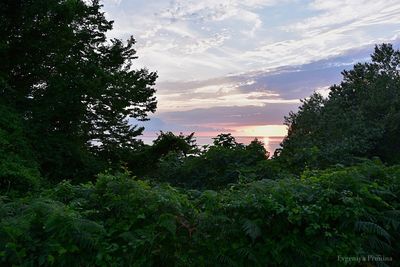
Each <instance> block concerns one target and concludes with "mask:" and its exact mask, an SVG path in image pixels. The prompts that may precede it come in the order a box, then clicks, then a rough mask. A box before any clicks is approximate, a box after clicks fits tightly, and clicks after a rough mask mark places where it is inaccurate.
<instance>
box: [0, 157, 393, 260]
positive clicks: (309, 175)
mask: <svg viewBox="0 0 400 267" xmlns="http://www.w3.org/2000/svg"><path fill="white" fill-rule="evenodd" d="M399 190H400V167H399V166H393V167H385V166H384V165H383V164H382V163H379V162H371V161H366V162H364V163H363V164H359V165H357V166H353V167H348V168H343V167H336V168H335V169H330V170H325V171H309V172H306V173H304V174H303V175H302V177H301V178H300V179H292V178H285V179H280V180H268V179H265V180H262V181H255V182H251V183H247V184H237V185H234V186H232V187H231V188H229V189H225V190H221V191H219V192H217V191H211V190H206V191H203V192H200V191H193V190H192V191H179V190H177V189H175V188H173V187H171V186H169V185H167V184H157V185H151V184H149V183H148V182H144V181H141V180H137V179H135V178H132V177H130V176H129V174H119V175H116V176H114V175H109V174H104V175H100V176H99V178H98V180H97V182H96V183H95V184H91V183H90V184H82V185H71V184H70V183H69V182H63V183H60V184H59V185H58V186H56V187H54V188H52V189H50V190H47V191H45V192H43V193H42V194H41V196H40V197H34V198H33V197H28V198H21V199H13V200H11V199H7V198H2V199H1V200H0V217H1V221H0V255H1V257H0V261H1V263H2V264H5V265H11V264H14V265H26V266H32V265H33V266H36V265H42V266H52V265H54V266H342V263H340V262H338V260H337V257H338V255H343V256H348V255H359V256H363V255H364V256H366V255H385V256H386V257H387V258H391V260H390V261H388V262H383V263H387V264H389V265H392V263H393V266H396V263H397V262H398V261H399V260H400V259H399V258H398V256H399V255H398V253H397V252H398V250H399V249H400V247H399V242H397V241H398V239H399V238H400V236H399V233H400V228H399V225H400V216H399V215H400V214H399V200H398V196H399V194H400V191H399ZM372 263H373V264H375V263H374V262H372ZM349 265H350V266H359V265H357V263H356V262H352V263H350V264H349Z"/></svg>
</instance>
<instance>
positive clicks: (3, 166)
mask: <svg viewBox="0 0 400 267" xmlns="http://www.w3.org/2000/svg"><path fill="white" fill-rule="evenodd" d="M40 182H41V178H40V174H39V170H38V165H37V163H36V161H35V160H34V156H33V152H32V150H31V149H30V147H29V143H28V141H27V139H26V136H25V132H24V127H23V124H22V120H21V118H20V116H19V114H18V113H16V112H15V111H14V110H12V109H11V108H9V107H7V106H5V105H2V104H1V103H0V192H1V193H6V192H8V193H10V191H14V190H16V191H21V192H28V191H35V190H37V189H38V187H39V185H40Z"/></svg>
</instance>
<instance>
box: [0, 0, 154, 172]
mask: <svg viewBox="0 0 400 267" xmlns="http://www.w3.org/2000/svg"><path fill="white" fill-rule="evenodd" d="M100 8H101V5H100V4H99V1H97V0H94V1H90V3H89V2H88V1H83V0H35V1H26V0H24V1H22V0H5V1H1V3H0V62H1V65H0V99H2V100H3V102H4V103H7V105H9V106H11V107H12V108H13V109H15V110H16V111H17V112H19V113H20V114H22V116H23V118H24V124H25V125H26V127H27V128H28V129H29V138H30V140H31V143H32V146H33V148H34V151H35V153H36V154H37V157H38V160H39V162H40V166H41V169H42V171H43V172H44V173H45V174H46V175H50V176H51V177H57V178H60V179H61V178H70V177H72V176H76V175H77V173H78V172H79V170H82V169H84V167H85V166H86V164H87V163H88V162H89V161H90V162H93V160H92V159H91V158H92V157H94V156H96V157H99V158H100V159H101V160H103V161H109V162H110V161H111V162H112V161H114V160H116V159H118V156H117V155H116V154H118V149H119V148H126V149H132V148H134V147H135V146H136V144H137V142H138V141H136V140H135V139H134V137H135V136H137V135H139V134H141V132H142V130H143V129H142V128H139V127H132V126H131V125H129V124H128V118H129V117H131V118H136V119H138V120H145V119H146V116H147V114H148V112H154V111H155V109H156V98H155V95H154V94H155V89H154V88H153V87H152V86H153V85H154V84H155V80H156V78H157V74H156V73H154V72H149V71H148V70H146V69H140V70H133V69H132V61H133V60H134V59H135V58H136V56H135V53H136V51H135V50H134V49H133V45H134V44H135V40H134V39H133V38H132V37H131V38H130V39H129V40H128V41H127V42H126V43H124V42H122V41H121V40H118V39H113V40H107V38H106V32H107V31H109V30H111V29H112V24H113V23H112V21H108V20H107V19H106V18H105V16H104V13H103V12H101V11H100ZM89 159H90V160H89ZM91 164H92V163H91ZM95 165H96V164H95ZM96 171H98V170H96Z"/></svg>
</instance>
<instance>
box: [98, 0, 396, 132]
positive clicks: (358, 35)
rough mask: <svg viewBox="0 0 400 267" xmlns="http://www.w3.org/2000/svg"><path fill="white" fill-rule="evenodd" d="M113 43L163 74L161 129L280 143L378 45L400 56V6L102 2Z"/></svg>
mask: <svg viewBox="0 0 400 267" xmlns="http://www.w3.org/2000/svg"><path fill="white" fill-rule="evenodd" d="M102 3H103V4H104V11H105V13H106V16H107V18H108V19H111V20H114V29H113V30H112V32H110V33H109V37H110V38H120V39H128V37H129V36H131V35H132V36H134V38H135V39H136V41H137V43H136V50H137V56H138V57H139V58H138V59H137V60H136V62H135V65H134V66H135V67H136V68H143V67H145V68H147V69H149V70H150V71H157V73H158V75H159V78H158V81H157V84H156V86H155V88H156V89H157V98H158V108H157V112H156V113H154V114H151V115H150V121H148V122H146V123H144V126H145V127H146V130H145V135H147V136H152V135H155V133H157V132H158V131H159V130H163V131H174V132H177V133H179V132H184V133H188V132H196V135H197V136H210V135H211V136H215V135H216V134H218V133H221V132H231V133H232V134H233V135H236V136H262V137H267V138H268V137H274V136H275V137H276V136H278V137H281V136H284V135H285V134H286V127H285V126H284V125H283V124H282V123H283V120H284V116H285V115H287V114H288V113H289V111H296V110H297V108H298V106H299V105H300V99H303V98H305V97H307V96H309V95H310V94H312V93H313V92H314V91H317V92H320V93H322V94H323V95H327V94H328V92H329V86H331V85H333V84H335V83H336V84H337V83H340V81H341V71H342V70H343V69H349V68H351V67H352V65H353V64H354V63H356V62H360V61H361V62H362V61H367V60H368V59H369V55H370V54H371V53H372V51H373V48H374V44H379V43H383V42H391V43H393V44H394V45H395V48H399V45H398V44H399V43H400V42H399V39H400V16H399V15H400V0H246V1H243V0H197V1H196V0H170V1H169V0H103V1H102Z"/></svg>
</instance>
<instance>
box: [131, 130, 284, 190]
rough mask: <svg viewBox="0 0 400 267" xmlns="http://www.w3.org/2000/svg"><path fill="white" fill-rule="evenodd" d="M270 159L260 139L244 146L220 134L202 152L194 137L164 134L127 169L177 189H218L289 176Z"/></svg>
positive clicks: (227, 135)
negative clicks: (230, 185) (229, 185)
mask: <svg viewBox="0 0 400 267" xmlns="http://www.w3.org/2000/svg"><path fill="white" fill-rule="evenodd" d="M268 156H269V155H268V153H267V151H266V150H265V148H264V144H263V143H262V142H260V141H258V140H257V139H255V140H253V141H252V142H251V143H250V144H249V145H243V144H240V143H237V142H236V140H235V138H234V137H233V136H232V135H231V134H220V135H218V136H217V137H215V138H214V143H213V145H211V146H206V147H203V148H199V147H198V146H197V145H196V142H195V140H194V136H193V134H191V135H189V136H183V135H179V136H175V135H174V134H173V133H162V134H161V135H160V136H159V137H158V138H157V139H156V140H155V141H154V143H153V145H152V146H148V147H144V148H143V149H142V150H139V152H138V153H136V154H135V155H133V158H132V159H131V163H130V164H128V167H129V169H130V170H131V171H132V172H133V173H134V174H136V175H140V176H144V177H148V178H149V179H151V180H155V181H160V182H168V183H171V184H173V185H175V186H180V187H185V188H196V189H219V188H224V187H226V186H227V185H228V184H231V183H245V182H250V181H254V180H260V179H265V178H270V179H277V178H280V177H283V176H284V175H285V174H288V173H285V172H284V171H283V170H281V168H280V167H279V166H278V165H277V164H276V162H273V161H270V160H267V159H268ZM146 163H147V165H146ZM139 165H141V166H139ZM288 175H289V174H288Z"/></svg>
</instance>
